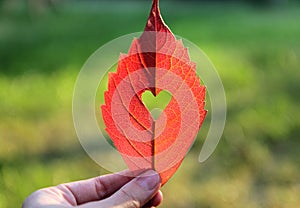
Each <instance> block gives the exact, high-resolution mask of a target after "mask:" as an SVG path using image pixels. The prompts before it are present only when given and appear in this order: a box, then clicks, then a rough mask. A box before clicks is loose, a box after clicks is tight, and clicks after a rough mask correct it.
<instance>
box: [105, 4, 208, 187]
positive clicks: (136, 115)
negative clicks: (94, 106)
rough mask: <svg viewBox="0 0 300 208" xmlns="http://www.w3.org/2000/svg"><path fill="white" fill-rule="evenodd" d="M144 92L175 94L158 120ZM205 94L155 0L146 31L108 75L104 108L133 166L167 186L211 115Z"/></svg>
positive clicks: (108, 125) (108, 126)
mask: <svg viewBox="0 0 300 208" xmlns="http://www.w3.org/2000/svg"><path fill="white" fill-rule="evenodd" d="M145 91H150V92H151V93H152V94H153V95H154V96H157V95H159V94H160V93H161V92H164V91H166V92H168V93H169V94H170V95H171V96H172V97H171V99H170V102H169V103H168V104H167V106H166V107H165V109H164V110H163V111H162V113H161V114H160V116H159V117H158V118H157V119H154V118H152V116H151V113H150V112H149V110H148V108H147V107H146V106H145V104H144V102H143V99H142V95H143V93H144V92H145ZM205 94H206V89H205V87H204V86H203V85H201V84H200V79H199V78H198V77H197V74H196V66H195V64H194V63H193V62H191V60H190V58H189V54H188V50H187V48H185V47H184V45H183V43H182V41H181V40H176V38H175V36H174V35H173V34H172V32H171V31H170V29H169V28H168V27H167V26H166V24H165V23H164V22H163V20H162V17H161V15H160V11H159V6H158V0H154V1H153V4H152V9H151V13H150V16H149V18H148V21H147V24H146V27H145V30H144V33H143V34H142V35H141V37H140V38H136V39H134V40H133V42H132V44H131V47H130V49H129V51H128V54H127V55H126V54H121V55H120V59H119V62H118V67H117V71H116V73H110V74H109V80H108V90H107V91H106V92H105V94H104V97H105V105H103V106H101V109H102V116H103V120H104V123H105V125H106V131H107V133H108V135H109V136H110V138H111V139H112V141H113V143H114V145H115V147H116V148H117V150H118V151H119V152H120V154H121V155H122V157H123V159H124V161H125V162H126V164H127V165H128V167H129V169H131V170H133V171H134V170H140V169H150V168H151V169H155V170H156V171H157V172H159V174H160V176H161V179H162V184H165V183H166V182H167V181H168V180H169V179H170V177H171V176H172V175H173V174H174V173H175V172H176V170H177V169H178V167H179V166H180V164H181V162H182V160H183V159H184V157H185V155H186V154H187V152H188V150H189V148H190V146H191V145H192V143H193V141H194V139H195V137H196V135H197V133H198V131H199V129H200V127H201V124H202V122H203V120H204V118H205V116H206V110H204V105H205V101H204V100H205Z"/></svg>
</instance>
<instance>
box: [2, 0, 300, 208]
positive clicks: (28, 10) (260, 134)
mask: <svg viewBox="0 0 300 208" xmlns="http://www.w3.org/2000/svg"><path fill="white" fill-rule="evenodd" d="M150 6H151V2H150V0H139V1H138V0H136V1H125V0H123V1H96V0H94V1H88V0H86V1H71V0H69V1H67V0H66V1H59V0H57V1H54V0H52V1H51V0H0V208H6V207H13V208H15V207H20V206H21V204H22V201H23V200H24V199H25V198H26V196H27V195H29V194H30V193H31V192H33V191H34V190H36V189H39V188H42V187H46V186H51V185H56V184H59V183H63V182H68V181H73V180H79V179H85V178H89V177H94V176H97V175H99V174H105V173H107V171H106V170H104V169H102V168H101V167H99V166H98V165H97V164H96V163H95V162H93V161H92V160H91V159H90V158H89V157H88V156H87V154H86V153H85V152H84V150H83V149H82V147H81V145H80V144H79V141H78V139H77V136H76V133H75V130H74V127H73V121H72V93H73V87H74V84H75V81H76V76H77V74H78V72H79V71H80V69H81V67H82V65H83V64H84V62H85V61H86V59H87V58H88V57H89V56H90V55H91V54H92V53H93V52H94V51H95V50H96V49H98V48H99V47H100V46H101V45H103V44H104V43H106V42H108V41H110V40H112V39H114V38H117V37H119V36H121V35H124V34H128V33H132V32H137V31H142V30H143V28H144V25H145V22H146V19H147V17H148V13H149V10H150ZM161 11H162V14H163V17H164V19H165V21H166V23H167V24H168V25H169V26H170V28H171V29H172V31H173V32H174V33H175V34H178V35H180V36H182V37H185V38H186V39H189V40H190V41H192V42H194V43H196V44H197V45H198V46H199V47H200V48H202V49H203V50H204V51H205V52H206V54H207V55H208V56H209V57H210V59H211V60H212V61H213V63H214V65H215V66H216V68H217V70H218V72H219V74H220V77H221V78H222V81H223V84H224V88H225V91H226V96H227V104H228V117H227V123H226V127H225V130H224V134H223V137H222V139H221V141H220V143H219V146H218V147H217V150H216V151H215V153H214V154H213V155H212V156H211V157H210V158H209V160H207V161H206V162H204V163H202V164H199V163H198V161H197V159H198V155H199V152H200V149H201V146H202V144H203V139H204V138H205V134H206V133H207V128H208V125H209V122H206V123H205V124H204V126H203V129H202V131H201V132H200V134H199V138H198V139H197V140H196V142H195V145H194V146H193V148H192V150H191V151H190V153H189V154H188V156H187V158H186V160H185V161H184V162H183V164H182V166H181V167H180V169H179V170H178V172H177V173H176V174H175V175H174V177H173V178H172V179H171V180H170V181H169V182H168V183H167V184H166V186H165V187H163V192H164V196H165V200H164V202H163V205H162V206H161V207H174V208H184V207H190V208H193V207H195V208H198V207H199V208H209V207H211V208H215V207H217V208H228V207H230V208H231V207H245V208H258V207H266V208H278V207H289V208H290V207H300V197H299V194H300V138H299V137H300V107H299V105H300V71H299V70H300V2H299V1H296V0H294V1H289V0H252V1H251V0H244V1H221V0H220V1H196V0H194V1H179V0H177V1H171V0H169V1H168V0H161Z"/></svg>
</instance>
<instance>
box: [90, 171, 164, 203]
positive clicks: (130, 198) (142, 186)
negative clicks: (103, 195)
mask: <svg viewBox="0 0 300 208" xmlns="http://www.w3.org/2000/svg"><path fill="white" fill-rule="evenodd" d="M160 185H161V180H160V177H159V175H158V173H157V172H155V171H153V170H148V171H146V172H144V173H143V174H142V175H140V176H138V177H136V178H135V179H133V180H131V181H130V182H129V183H127V184H126V185H124V186H123V187H122V188H121V189H119V190H118V191H117V192H115V193H114V194H113V195H112V196H110V197H109V198H107V199H104V200H102V201H99V202H94V203H89V204H88V206H87V208H88V207H90V206H91V207H122V208H139V207H142V206H144V205H145V204H146V203H147V202H148V201H150V200H151V199H152V198H153V197H154V195H155V194H156V193H157V192H158V191H159V188H160Z"/></svg>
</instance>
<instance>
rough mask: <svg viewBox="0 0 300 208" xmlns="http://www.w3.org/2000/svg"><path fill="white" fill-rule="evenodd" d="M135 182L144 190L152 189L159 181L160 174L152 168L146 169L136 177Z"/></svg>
mask: <svg viewBox="0 0 300 208" xmlns="http://www.w3.org/2000/svg"><path fill="white" fill-rule="evenodd" d="M137 183H138V184H139V185H140V186H141V187H142V188H144V189H145V190H152V189H154V188H156V187H157V186H158V184H159V183H160V176H159V175H158V173H157V172H155V171H153V170H148V171H146V172H145V173H143V174H142V175H140V176H139V177H138V178H137Z"/></svg>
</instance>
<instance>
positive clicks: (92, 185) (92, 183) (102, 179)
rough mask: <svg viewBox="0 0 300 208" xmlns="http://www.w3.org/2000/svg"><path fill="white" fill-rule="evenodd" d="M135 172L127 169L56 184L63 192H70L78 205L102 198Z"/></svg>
mask: <svg viewBox="0 0 300 208" xmlns="http://www.w3.org/2000/svg"><path fill="white" fill-rule="evenodd" d="M134 175H135V174H133V173H132V172H130V171H129V170H125V171H121V172H119V173H113V174H108V175H103V176H99V177H95V178H91V179H87V180H82V181H76V182H71V183H65V184H61V185H59V186H57V188H59V189H60V190H62V191H63V192H65V193H66V192H70V194H71V195H73V197H74V199H75V200H76V204H77V205H80V204H83V203H86V202H91V201H96V200H101V199H104V198H106V197H108V196H110V195H111V194H113V193H114V192H116V191H117V190H118V189H120V188H121V187H122V186H123V185H125V184H126V183H128V182H129V181H130V180H131V179H132V178H133V177H134Z"/></svg>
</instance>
